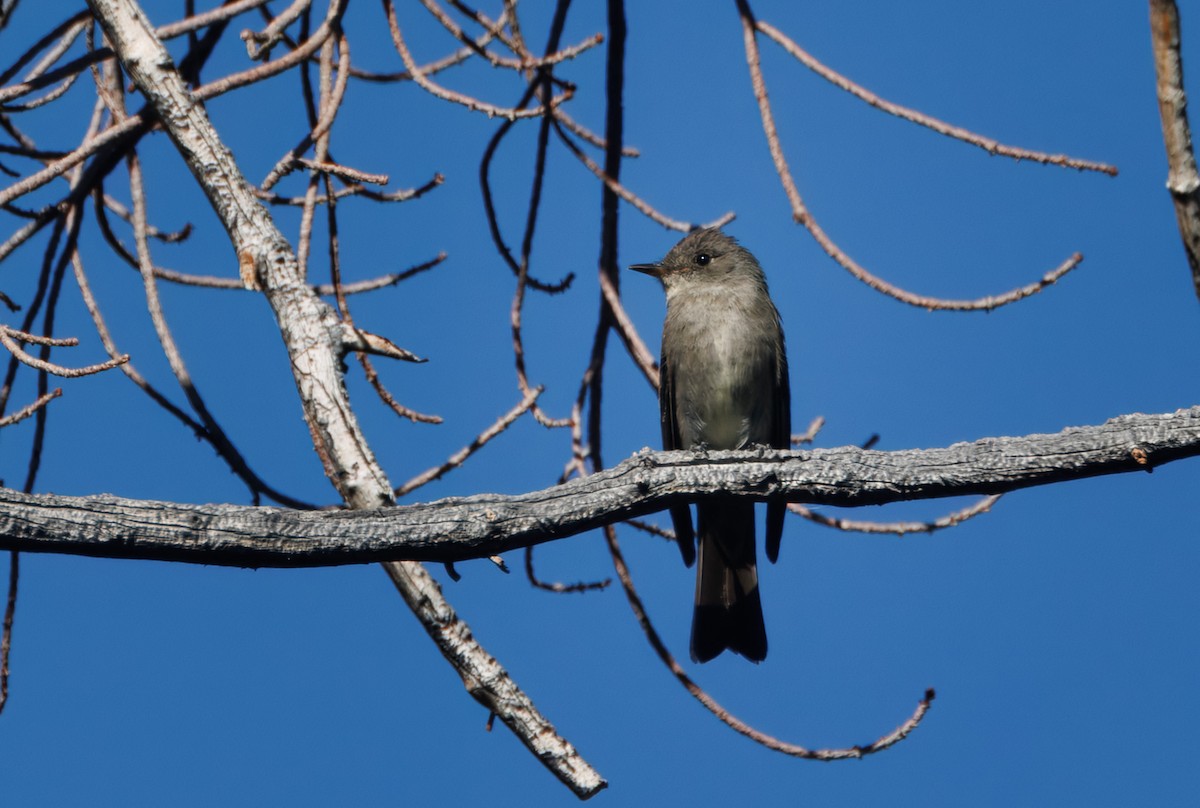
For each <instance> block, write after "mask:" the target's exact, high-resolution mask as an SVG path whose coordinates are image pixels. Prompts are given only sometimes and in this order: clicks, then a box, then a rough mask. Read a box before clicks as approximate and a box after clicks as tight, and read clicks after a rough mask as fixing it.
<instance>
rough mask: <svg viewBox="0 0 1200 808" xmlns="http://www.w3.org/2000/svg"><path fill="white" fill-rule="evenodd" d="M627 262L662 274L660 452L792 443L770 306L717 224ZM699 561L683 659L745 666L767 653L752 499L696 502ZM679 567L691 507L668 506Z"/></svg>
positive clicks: (776, 514) (686, 547)
mask: <svg viewBox="0 0 1200 808" xmlns="http://www.w3.org/2000/svg"><path fill="white" fill-rule="evenodd" d="M630 269H634V270H637V271H638V272H643V273H645V274H647V275H653V276H654V277H656V278H658V279H659V280H660V281H662V285H663V288H664V289H665V290H666V294H667V318H666V321H665V322H664V323H663V337H662V363H661V366H660V369H659V370H660V373H661V380H660V382H659V395H658V398H659V407H660V410H661V414H662V435H663V448H665V449H743V448H747V447H750V446H755V445H761V446H772V447H775V448H779V449H786V448H788V447H789V445H790V443H791V392H790V388H789V387H788V366H787V354H786V352H785V350H784V345H783V329H782V327H781V324H780V321H779V312H778V311H776V309H775V305H774V304H773V303H772V302H771V297H770V295H769V294H768V292H767V281H766V278H765V277H764V276H763V271H762V267H760V266H759V265H758V261H757V260H755V258H754V256H753V255H751V254H750V251H749V250H747V249H746V248H744V247H742V246H741V245H740V244H738V243H737V241H735V240H734V239H732V238H731V237H729V236H727V235H725V234H724V233H722V232H721V231H719V230H715V229H703V230H695V231H693V232H692V233H690V234H689V235H688V236H686V237H685V238H684V239H683V240H682V241H680V242H679V243H678V244H676V245H675V246H674V247H672V248H671V251H670V252H669V253H667V256H666V257H665V258H664V259H663V260H662V261H659V262H658V263H656V264H635V265H633V266H631V267H630ZM786 507H787V506H786V503H784V502H771V503H768V505H767V533H766V547H767V556H768V558H770V559H771V561H772V562H773V561H775V559H776V558H778V556H779V539H780V536H781V535H782V532H783V515H784V510H785V508H786ZM696 517H697V529H698V530H697V532H698V534H699V564H698V565H697V567H696V608H695V612H694V613H693V616H692V643H691V652H692V659H693V660H695V661H696V662H707V661H708V660H710V659H712V658H713V657H715V656H717V655H718V654H720V653H721V652H722V651H724V650H725V649H727V648H728V649H729V650H731V651H733V652H734V653H737V654H741V655H742V656H744V657H745V658H746V659H749V660H751V661H753V662H761V661H762V660H763V659H764V658H765V657H766V655H767V632H766V628H765V626H764V625H763V615H762V601H761V599H760V597H759V592H758V569H757V566H756V559H755V541H754V503H753V502H751V501H749V500H746V499H742V498H737V497H724V498H723V497H720V496H711V497H705V498H704V499H703V500H701V501H700V502H697V503H696ZM671 520H672V522H673V523H674V526H675V536H676V538H677V539H678V541H679V548H680V550H681V551H682V553H683V560H684V563H685V564H687V565H688V566H691V564H692V562H693V561H694V560H695V559H696V539H695V535H696V534H694V533H693V532H692V515H691V511H690V509H689V508H688V506H687V505H677V506H673V507H672V508H671Z"/></svg>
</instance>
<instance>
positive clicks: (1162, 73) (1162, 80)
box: [1150, 0, 1200, 296]
mask: <svg viewBox="0 0 1200 808" xmlns="http://www.w3.org/2000/svg"><path fill="white" fill-rule="evenodd" d="M1150 36H1151V44H1152V45H1153V48H1154V70H1155V73H1156V75H1157V77H1158V82H1157V84H1158V111H1159V116H1160V117H1161V118H1162V130H1163V143H1164V145H1166V147H1167V164H1168V166H1169V169H1170V171H1169V173H1168V174H1167V189H1168V190H1169V191H1170V192H1171V198H1172V199H1173V200H1174V202H1175V218H1176V219H1177V220H1178V221H1179V234H1180V235H1181V236H1182V237H1183V247H1184V250H1185V251H1186V252H1187V259H1188V265H1189V266H1190V267H1191V268H1192V283H1193V285H1194V286H1195V288H1196V294H1197V295H1198V296H1200V171H1197V169H1196V157H1195V155H1194V154H1193V152H1192V132H1191V129H1190V127H1189V126H1188V118H1187V94H1186V93H1184V91H1183V59H1182V57H1181V56H1180V33H1179V9H1178V8H1177V7H1176V5H1175V0H1151V2H1150Z"/></svg>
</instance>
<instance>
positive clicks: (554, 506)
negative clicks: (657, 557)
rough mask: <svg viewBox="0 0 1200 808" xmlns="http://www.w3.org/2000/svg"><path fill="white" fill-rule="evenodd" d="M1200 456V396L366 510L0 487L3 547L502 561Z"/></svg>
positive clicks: (221, 559)
mask: <svg viewBox="0 0 1200 808" xmlns="http://www.w3.org/2000/svg"><path fill="white" fill-rule="evenodd" d="M1198 455H1200V406H1198V407H1193V408H1191V409H1186V410H1178V411H1176V412H1174V413H1163V414H1156V415H1140V414H1138V415H1123V416H1120V417H1118V418H1113V419H1111V420H1109V421H1107V422H1105V423H1103V424H1100V425H1096V426H1086V427H1071V428H1068V429H1065V430H1063V431H1062V432H1058V433H1054V434H1050V435H1027V436H1023V437H1004V438H985V439H983V440H978V441H975V442H974V443H956V444H954V445H953V446H949V447H946V448H941V449H908V450H904V451H895V452H881V451H870V450H863V449H859V448H857V447H854V446H844V447H840V448H836V449H815V450H811V451H802V452H799V451H782V450H774V449H759V450H749V451H737V452H707V453H705V452H650V451H643V452H640V453H638V454H636V455H634V456H633V457H631V458H629V459H627V460H625V461H624V462H622V463H620V464H619V465H617V466H614V467H613V468H611V469H607V470H605V471H599V472H596V473H595V474H591V475H588V476H586V477H580V478H576V479H573V480H571V481H569V482H567V483H563V484H562V485H556V486H553V487H551V488H547V489H543V490H541V491H533V492H530V493H526V494H518V495H513V496H507V495H501V494H477V495H475V496H470V497H455V498H449V499H442V500H437V501H434V502H429V503H422V504H417V505H402V506H396V507H393V508H376V509H371V510H362V511H288V510H282V509H278V508H262V507H245V506H233V505H180V504H174V503H166V502H146V501H140V500H129V499H120V498H117V497H112V496H107V495H105V496H95V497H59V496H54V495H36V496H35V495H29V494H21V493H18V492H16V491H11V490H8V489H0V549H11V550H23V551H31V552H61V553H73V554H79V555H92V556H103V557H119V558H145V559H156V560H163V561H186V562H192V563H201V564H218V565H223V566H248V567H310V566H333V565H338V564H361V563H365V562H370V561H379V560H382V559H396V558H406V559H413V560H422V561H439V562H445V561H460V560H464V559H468V558H486V557H488V556H491V555H497V554H499V553H503V552H507V551H509V550H514V549H517V548H521V547H529V546H532V545H536V544H540V543H543V542H547V541H553V540H555V539H561V538H564V537H567V536H573V535H577V534H579V533H583V532H585V531H588V530H592V529H594V528H597V527H601V526H603V525H606V524H611V523H614V522H617V521H622V520H626V519H630V518H634V517H638V516H642V515H645V514H648V513H653V512H655V511H659V510H662V509H663V508H666V507H667V506H669V505H671V504H673V503H677V502H680V501H688V500H692V499H697V498H700V497H704V496H711V495H713V494H721V495H722V496H739V497H746V498H748V499H752V500H759V501H761V500H767V499H771V498H775V497H781V498H784V499H787V500H789V501H792V502H804V503H808V504H825V505H837V506H843V507H857V506H864V505H883V504H887V503H891V502H900V501H906V500H918V499H921V500H924V499H935V498H940V497H952V496H962V495H965V494H985V495H990V494H998V493H1003V492H1006V491H1015V490H1018V489H1021V488H1029V487H1032V486H1039V485H1048V484H1051V483H1058V482H1064V481H1067V480H1081V479H1086V478H1090V477H1096V476H1099V475H1105V474H1120V473H1125V472H1130V471H1137V472H1143V473H1144V472H1147V471H1151V470H1153V469H1154V468H1156V467H1158V466H1162V465H1165V464H1166V463H1170V462H1173V461H1176V460H1181V459H1183V458H1187V457H1195V456H1198Z"/></svg>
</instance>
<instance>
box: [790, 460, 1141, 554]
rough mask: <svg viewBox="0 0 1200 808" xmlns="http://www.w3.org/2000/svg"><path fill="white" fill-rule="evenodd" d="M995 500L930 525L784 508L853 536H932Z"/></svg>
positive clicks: (989, 506)
mask: <svg viewBox="0 0 1200 808" xmlns="http://www.w3.org/2000/svg"><path fill="white" fill-rule="evenodd" d="M1134 459H1135V460H1136V459H1137V455H1136V453H1135V454H1134ZM999 500H1000V494H992V495H991V496H990V497H984V498H983V499H981V500H979V501H978V502H976V503H975V504H974V505H969V506H967V507H966V508H962V509H961V510H957V511H954V512H953V513H948V514H946V515H945V516H942V517H939V518H937V519H935V520H933V521H932V522H867V521H863V520H861V519H839V518H834V517H831V516H826V515H824V514H821V513H817V512H816V511H814V510H811V509H810V508H806V507H804V506H803V505H800V504H798V503H795V502H793V503H791V504H789V505H788V510H790V511H791V512H792V513H794V514H797V515H799V516H803V517H804V518H805V519H807V520H808V521H810V522H814V523H816V524H818V525H824V526H825V527H832V528H836V529H838V530H845V531H849V532H856V533H875V534H880V533H887V534H892V535H895V536H903V535H905V534H908V533H933V532H934V531H935V530H943V529H945V528H948V527H954V526H955V525H960V524H962V523H963V522H965V521H967V520H968V519H970V518H972V517H974V516H978V515H979V514H981V513H987V512H988V511H990V510H991V509H992V506H993V505H995V504H996V503H997V502H998V501H999Z"/></svg>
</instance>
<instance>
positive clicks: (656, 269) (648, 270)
mask: <svg viewBox="0 0 1200 808" xmlns="http://www.w3.org/2000/svg"><path fill="white" fill-rule="evenodd" d="M629 268H630V269H632V270H633V271H634V272H641V273H642V274H643V275H653V276H654V277H656V278H661V277H662V264H630V265H629Z"/></svg>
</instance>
